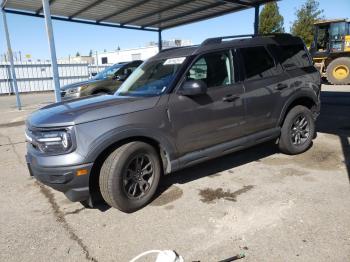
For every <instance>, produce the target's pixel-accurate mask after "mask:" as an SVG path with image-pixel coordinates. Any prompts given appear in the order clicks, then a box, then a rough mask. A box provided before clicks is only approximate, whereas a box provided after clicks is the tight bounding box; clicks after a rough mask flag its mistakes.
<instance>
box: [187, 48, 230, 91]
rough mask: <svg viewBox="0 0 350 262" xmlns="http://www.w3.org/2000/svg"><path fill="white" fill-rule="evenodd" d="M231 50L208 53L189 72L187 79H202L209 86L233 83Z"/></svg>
mask: <svg viewBox="0 0 350 262" xmlns="http://www.w3.org/2000/svg"><path fill="white" fill-rule="evenodd" d="M230 65H231V61H230V53H229V52H220V53H212V54H206V55H204V56H202V57H201V58H199V59H198V60H197V62H195V63H194V64H193V65H192V67H191V68H190V70H189V71H188V72H187V76H186V77H187V80H202V81H204V82H205V83H206V84H207V86H208V87H209V88H210V87H216V86H225V85H230V84H231V83H232V74H231V66H230Z"/></svg>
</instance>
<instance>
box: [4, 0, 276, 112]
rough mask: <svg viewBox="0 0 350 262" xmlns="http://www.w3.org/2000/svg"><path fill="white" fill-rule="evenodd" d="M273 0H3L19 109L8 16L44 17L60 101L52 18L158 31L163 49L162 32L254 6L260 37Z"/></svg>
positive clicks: (255, 28) (255, 25)
mask: <svg viewBox="0 0 350 262" xmlns="http://www.w3.org/2000/svg"><path fill="white" fill-rule="evenodd" d="M271 1H274V0H172V1H161V0H2V5H1V9H2V13H3V19H4V27H5V32H6V34H5V35H6V40H7V47H8V53H9V57H10V64H11V71H12V72H13V73H12V81H13V86H14V87H15V88H14V89H15V92H16V96H17V106H18V108H19V109H20V108H21V105H20V100H19V96H18V90H17V89H18V88H17V81H16V74H15V70H14V65H13V58H12V50H11V43H10V37H9V33H8V28H7V22H6V15H5V14H6V13H12V14H19V15H27V16H34V17H43V18H45V21H46V29H47V34H48V40H49V47H50V52H51V61H52V69H53V80H54V82H55V97H56V101H60V100H61V97H60V84H59V76H58V67H57V59H56V49H55V41H54V36H53V29H52V23H51V19H55V20H60V21H67V22H76V23H83V24H92V25H100V26H108V27H117V28H125V29H134V30H144V31H152V32H158V44H159V49H161V48H162V35H161V32H162V30H165V29H169V28H173V27H177V26H180V25H185V24H189V23H194V22H198V21H202V20H206V19H210V18H213V17H218V16H222V15H225V14H229V13H234V12H238V11H242V10H245V9H248V8H252V7H254V8H255V16H254V17H255V18H254V21H255V22H254V33H255V34H257V32H258V25H259V6H260V5H261V4H265V3H267V2H271ZM229 26H230V25H229Z"/></svg>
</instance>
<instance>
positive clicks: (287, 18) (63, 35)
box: [0, 0, 350, 59]
mask: <svg viewBox="0 0 350 262" xmlns="http://www.w3.org/2000/svg"><path fill="white" fill-rule="evenodd" d="M304 2H305V0H281V1H279V2H278V6H279V9H280V13H281V14H282V16H283V17H284V27H285V30H286V31H287V32H289V30H290V27H291V25H292V23H293V21H294V19H295V12H296V10H297V8H299V7H300V6H301V5H302V4H303V3H304ZM319 3H320V8H321V9H323V10H324V16H325V18H350V0H319ZM7 21H8V25H9V30H10V38H11V44H12V50H13V51H14V52H18V51H21V53H22V55H25V54H30V55H31V57H32V58H33V59H48V58H49V57H50V56H49V47H48V42H47V37H46V31H45V23H44V19H42V18H36V17H27V16H20V15H13V14H7ZM253 22H254V10H253V9H249V10H245V11H242V12H238V13H233V14H229V15H225V16H221V17H218V18H214V19H209V20H206V21H201V22H197V23H193V24H189V25H185V26H181V27H177V28H174V29H169V30H165V31H163V33H162V35H163V40H167V39H174V38H176V39H189V40H192V42H193V44H199V43H201V42H202V41H203V40H205V39H206V38H208V37H215V36H223V35H236V34H250V33H253ZM53 30H54V38H55V42H56V51H57V57H58V58H64V57H68V56H69V55H70V56H74V55H75V54H76V53H77V52H79V53H80V54H81V55H88V54H89V51H90V50H94V51H98V52H102V51H104V50H107V51H113V50H116V49H117V47H118V46H120V48H121V49H129V48H136V47H142V46H145V45H146V44H147V43H148V42H151V41H157V40H158V34H157V33H156V32H144V31H139V30H128V29H118V28H108V27H102V26H94V25H84V24H77V23H69V22H62V21H55V20H53ZM6 49H7V48H6V41H5V36H4V29H3V23H2V19H1V20H0V54H4V53H5V52H6Z"/></svg>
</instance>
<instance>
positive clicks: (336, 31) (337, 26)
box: [330, 22, 347, 40]
mask: <svg viewBox="0 0 350 262" xmlns="http://www.w3.org/2000/svg"><path fill="white" fill-rule="evenodd" d="M346 33H347V32H346V23H345V22H340V23H334V24H331V30H330V37H331V39H332V40H341V38H342V37H343V36H345V35H346Z"/></svg>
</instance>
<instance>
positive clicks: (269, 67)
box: [240, 46, 277, 80]
mask: <svg viewBox="0 0 350 262" xmlns="http://www.w3.org/2000/svg"><path fill="white" fill-rule="evenodd" d="M240 51H241V54H242V57H243V61H244V69H245V76H246V79H247V80H251V79H259V78H263V77H269V76H274V75H276V74H277V72H276V66H275V62H274V60H273V58H272V57H271V55H270V54H269V53H268V52H267V50H266V49H265V47H263V46H257V47H248V48H242V49H240Z"/></svg>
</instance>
